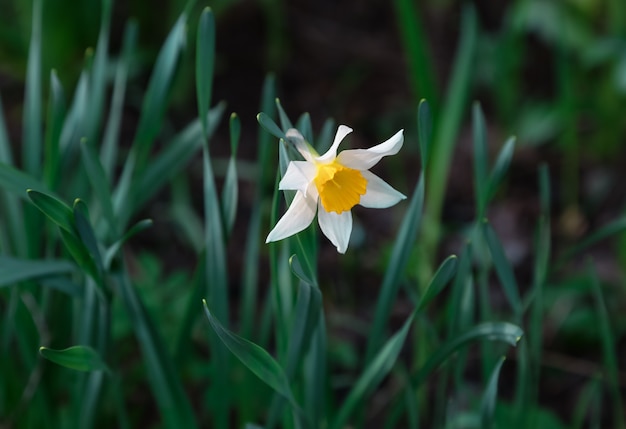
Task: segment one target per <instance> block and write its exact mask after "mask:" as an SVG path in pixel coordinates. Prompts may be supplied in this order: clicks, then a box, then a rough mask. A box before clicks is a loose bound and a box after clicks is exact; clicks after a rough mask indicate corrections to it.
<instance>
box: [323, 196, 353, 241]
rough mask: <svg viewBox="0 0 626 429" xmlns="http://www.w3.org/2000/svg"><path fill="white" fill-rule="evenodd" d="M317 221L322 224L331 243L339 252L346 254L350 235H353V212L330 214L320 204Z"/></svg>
mask: <svg viewBox="0 0 626 429" xmlns="http://www.w3.org/2000/svg"><path fill="white" fill-rule="evenodd" d="M317 220H318V222H319V224H320V229H321V230H322V232H323V233H324V235H325V236H326V237H327V238H328V239H329V240H330V242H331V243H333V244H334V245H335V247H336V248H337V252H339V253H346V249H348V242H349V241H350V234H351V233H352V212H350V211H345V212H343V213H341V214H337V213H335V212H330V213H329V212H327V211H326V210H324V207H322V205H321V203H320V205H319V208H318V210H317Z"/></svg>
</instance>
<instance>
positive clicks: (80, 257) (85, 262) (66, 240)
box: [59, 228, 101, 279]
mask: <svg viewBox="0 0 626 429" xmlns="http://www.w3.org/2000/svg"><path fill="white" fill-rule="evenodd" d="M59 232H60V233H61V240H62V241H63V244H64V245H65V248H66V249H67V251H68V252H70V255H72V258H74V260H75V261H76V263H77V264H78V266H79V267H80V268H82V269H83V270H84V271H85V272H86V273H87V274H89V275H90V276H91V277H92V278H93V279H98V278H99V277H100V272H101V271H100V270H99V269H98V268H97V266H96V265H95V263H94V260H93V258H92V257H91V255H90V253H89V251H88V250H87V248H86V247H85V245H84V244H83V242H82V241H81V240H80V238H78V235H77V233H71V232H68V231H66V230H65V229H63V228H59Z"/></svg>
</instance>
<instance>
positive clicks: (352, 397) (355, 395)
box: [330, 314, 414, 429]
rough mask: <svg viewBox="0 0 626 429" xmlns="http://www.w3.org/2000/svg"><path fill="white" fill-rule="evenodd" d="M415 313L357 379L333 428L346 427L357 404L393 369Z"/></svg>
mask: <svg viewBox="0 0 626 429" xmlns="http://www.w3.org/2000/svg"><path fill="white" fill-rule="evenodd" d="M413 317H414V314H411V315H410V316H409V318H408V319H407V320H406V321H405V322H404V325H403V326H402V328H401V329H400V330H399V331H398V332H396V333H395V334H394V335H393V336H392V337H391V338H390V339H389V340H388V341H387V342H386V343H385V345H384V346H383V347H382V348H381V349H380V351H379V352H378V353H377V354H376V356H375V357H374V358H373V359H372V361H371V363H370V364H369V365H368V366H367V368H366V369H365V370H364V371H363V373H362V374H361V376H360V377H359V379H358V380H357V381H356V383H355V384H354V386H353V387H352V389H351V390H350V393H349V394H348V396H347V397H346V399H345V400H344V401H343V404H342V406H341V408H340V409H339V411H338V412H337V417H336V418H335V420H334V421H333V422H332V424H331V425H330V427H331V428H333V429H341V428H343V427H345V425H346V423H347V421H348V419H349V418H350V415H351V414H352V412H353V411H354V409H355V408H356V406H357V405H358V404H359V403H360V402H361V401H363V400H365V398H366V397H367V395H368V394H370V393H371V391H372V390H373V389H375V388H376V386H378V384H379V383H380V382H381V381H382V380H383V378H384V377H385V376H386V375H387V374H388V373H389V371H391V368H393V365H394V364H395V363H396V359H398V356H399V355H400V351H401V350H402V346H403V345H404V340H405V339H406V336H407V334H408V332H409V328H410V327H411V322H412V321H413Z"/></svg>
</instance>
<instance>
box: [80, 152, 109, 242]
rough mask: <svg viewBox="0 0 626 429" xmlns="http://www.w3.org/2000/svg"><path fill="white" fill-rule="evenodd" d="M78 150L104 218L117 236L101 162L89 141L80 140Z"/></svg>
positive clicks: (106, 181) (107, 183) (107, 185)
mask: <svg viewBox="0 0 626 429" xmlns="http://www.w3.org/2000/svg"><path fill="white" fill-rule="evenodd" d="M80 151H81V154H82V160H83V164H84V165H85V170H86V171H87V177H88V178H89V181H90V182H91V186H92V188H93V191H94V194H95V196H96V198H97V199H98V202H99V203H100V206H101V207H102V213H103V214H104V218H105V219H106V221H107V223H108V225H109V228H110V229H111V232H112V233H113V235H114V236H117V234H118V231H116V229H117V222H116V219H115V213H114V212H113V203H112V197H111V186H110V185H109V182H108V180H107V176H106V173H105V171H104V168H103V167H102V164H100V160H99V158H98V156H97V155H96V153H95V151H94V148H93V147H92V146H91V145H90V144H89V142H87V141H85V140H82V141H81V142H80Z"/></svg>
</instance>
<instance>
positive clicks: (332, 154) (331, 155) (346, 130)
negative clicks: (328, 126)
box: [316, 125, 352, 162]
mask: <svg viewBox="0 0 626 429" xmlns="http://www.w3.org/2000/svg"><path fill="white" fill-rule="evenodd" d="M351 132H352V128H350V127H347V126H345V125H339V128H337V134H335V140H334V141H333V144H332V146H331V147H330V149H328V150H327V151H326V153H325V154H324V155H322V156H318V157H317V159H316V161H317V162H330V161H332V160H333V159H335V158H336V157H337V149H338V148H339V143H341V141H342V140H343V139H344V138H346V136H347V135H348V134H350V133H351Z"/></svg>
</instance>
